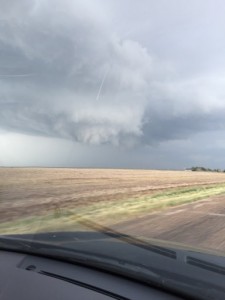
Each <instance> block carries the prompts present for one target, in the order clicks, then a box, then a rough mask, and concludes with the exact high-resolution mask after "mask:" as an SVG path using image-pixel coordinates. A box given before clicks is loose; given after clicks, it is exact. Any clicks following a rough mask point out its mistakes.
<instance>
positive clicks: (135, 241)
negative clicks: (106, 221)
mask: <svg viewBox="0 0 225 300" xmlns="http://www.w3.org/2000/svg"><path fill="white" fill-rule="evenodd" d="M77 222H78V223H80V224H81V225H84V226H86V227H88V228H90V229H94V230H95V231H97V232H100V233H102V234H105V235H107V236H109V237H111V238H114V239H117V240H120V241H123V242H126V243H128V244H130V245H132V246H136V247H139V248H142V249H144V250H147V251H152V252H155V253H157V254H160V255H164V256H167V257H169V258H172V259H176V258H177V254H176V251H174V250H171V249H168V248H166V247H160V246H156V245H153V244H150V243H148V242H145V241H143V240H141V239H139V238H137V237H134V236H130V235H127V234H123V233H121V232H118V231H116V230H114V229H112V228H109V227H106V226H103V225H101V224H98V223H96V222H93V221H91V220H89V219H86V218H84V217H83V216H79V215H77Z"/></svg>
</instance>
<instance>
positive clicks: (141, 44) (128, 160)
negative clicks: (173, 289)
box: [0, 0, 225, 280]
mask: <svg viewBox="0 0 225 300" xmlns="http://www.w3.org/2000/svg"><path fill="white" fill-rule="evenodd" d="M224 9H225V3H224V2H223V1H220V0H216V1H205V0H204V1H203V0H200V1H179V0H172V1H166V0H165V1H164V0H159V1H147V0H146V1H145V0H144V1H127V0H125V1H117V0H116V1H114V0H112V1H111V0H109V1H101V0H95V1H92V0H90V1H89V0H87V1H86V0H85V1H84V0H82V1H80V0H76V1H72V0H71V1H70V0H66V1H59V0H54V1H53V0H47V1H41V0H21V1H19V2H18V1H3V2H2V3H1V10H0V23H1V26H0V165H1V167H0V237H1V239H0V246H1V247H2V248H10V247H11V248H13V249H18V250H21V251H27V252H28V250H29V249H30V251H31V250H32V252H35V251H43V253H44V252H45V253H46V252H48V254H52V255H55V254H56V251H58V252H57V254H58V255H60V253H63V256H64V258H68V259H71V258H75V257H76V258H79V259H82V257H84V256H85V257H87V256H88V257H89V258H90V260H91V257H92V262H93V261H96V258H97V257H98V258H99V257H101V258H102V260H104V262H108V263H110V266H111V267H112V265H113V264H114V266H117V264H118V262H120V263H119V266H120V268H121V269H122V268H125V267H126V268H127V269H129V268H128V265H129V264H130V270H139V271H138V272H139V273H142V274H145V275H146V277H145V278H147V277H148V276H150V274H154V276H156V277H154V276H152V277H151V276H150V277H151V278H152V280H156V278H158V277H157V276H159V275H160V276H162V273H160V272H159V271H160V270H161V269H162V266H163V264H162V260H163V259H166V258H168V259H170V261H172V260H174V261H176V259H177V257H178V252H177V251H181V252H179V253H183V254H184V253H186V252H184V251H189V252H188V253H193V252H196V253H204V255H206V254H209V253H212V254H214V255H215V257H216V256H220V257H223V255H224V251H225V222H224V220H225V211H224V207H225V158H224V147H225V142H224V138H223V137H224V134H225V120H224V115H225V90H224V87H225V76H224V74H225V69H224V62H225V55H224V46H225V45H224V44H225V42H224V36H225V18H224ZM76 241H77V242H76ZM84 241H85V242H84ZM31 243H33V244H31ZM40 245H42V246H40ZM43 245H44V246H43ZM28 246H29V247H30V248H29V247H28ZM47 246H48V247H47ZM118 247H119V248H120V249H121V251H117V249H118ZM123 247H126V248H123ZM63 251H64V252H63ZM182 251H183V252H182ZM82 255H83V256H82ZM185 255H186V254H185ZM196 255H197V254H196ZM156 256H157V257H159V258H156ZM146 257H149V260H146ZM157 259H158V260H157ZM193 259H194V260H193ZM196 259H197V258H196V257H195V258H191V259H189V260H186V259H184V262H185V263H183V264H184V265H183V266H182V267H179V268H178V267H176V266H175V263H174V270H175V271H177V272H178V269H179V271H180V272H181V273H182V274H183V275H184V274H185V270H186V266H185V264H186V263H187V262H188V261H189V262H190V264H193V263H194V264H198V266H199V265H201V266H202V265H203V264H200V263H196ZM198 259H200V257H199V256H198ZM208 259H209V258H207V257H206V256H204V257H201V260H203V261H208ZM215 259H216V258H215ZM146 261H148V263H147V262H146ZM153 261H154V263H153ZM193 261H194V262H193ZM121 262H123V263H124V265H122V263H121ZM177 263H178V262H177ZM210 264H213V266H214V267H213V268H214V269H213V270H214V272H216V271H215V270H216V267H215V266H217V265H218V264H219V265H221V266H222V265H223V263H221V262H219V263H218V261H215V260H213V261H210ZM207 266H208V265H207ZM204 267H205V265H204ZM224 267H225V264H224ZM208 268H209V267H208ZM159 269H160V270H159ZM140 270H142V271H140ZM161 271H162V270H161ZM175 271H174V272H175ZM168 272H169V271H168ZM190 272H191V271H190ZM193 273H194V272H193ZM164 274H165V273H164ZM168 274H169V273H167V275H168ZM186 274H187V273H186ZM168 276H170V275H168ZM171 276H172V275H171ZM199 276H200V275H199ZM200 277H201V276H200ZM200 277H199V278H200Z"/></svg>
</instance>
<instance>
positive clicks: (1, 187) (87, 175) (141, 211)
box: [0, 168, 225, 247]
mask: <svg viewBox="0 0 225 300" xmlns="http://www.w3.org/2000/svg"><path fill="white" fill-rule="evenodd" d="M223 195H225V173H210V172H190V171H154V170H119V169H60V168H59V169H58V168H42V169H41V168H0V220H1V221H0V234H8V233H26V232H41V231H46V230H48V231H57V230H76V229H79V230H80V228H81V226H84V225H87V227H88V226H89V225H88V222H89V220H91V221H94V222H95V223H96V224H99V225H101V226H109V227H110V228H114V229H117V230H118V231H122V232H126V233H129V234H133V233H135V234H138V235H144V236H148V237H154V238H158V237H159V236H160V237H161V238H163V239H166V237H169V236H170V240H173V241H179V242H185V241H186V240H185V238H184V239H183V240H182V239H181V240H180V237H179V236H177V235H176V234H175V235H173V236H172V235H171V232H173V233H174V232H175V233H176V232H177V231H176V230H179V228H180V227H181V225H183V223H184V222H187V220H188V222H189V223H191V224H192V225H193V224H194V223H196V220H197V219H199V217H198V218H197V217H196V214H194V213H193V211H195V210H196V211H197V208H196V209H194V205H200V206H199V207H202V208H204V207H207V205H209V203H210V205H211V208H212V204H215V203H217V205H216V207H217V208H218V207H219V212H218V211H217V208H215V213H214V214H219V215H220V216H221V214H222V215H223V213H221V209H223V207H224V210H225V196H223ZM218 199H219V200H218ZM196 202H198V203H196ZM202 203H203V204H204V203H207V204H205V205H203V204H202ZM188 207H189V209H188ZM207 209H208V212H210V208H207ZM184 212H186V213H187V212H188V216H187V215H185V216H184ZM224 213H225V212H224ZM202 214H203V215H204V214H205V212H204V211H203V213H202ZM156 216H158V219H157V218H156ZM193 216H195V220H193ZM224 217H225V214H224ZM217 219H218V218H217ZM221 220H223V221H224V220H225V218H224V219H221V218H220V221H221ZM162 221H163V224H162ZM182 222H183V223H182ZM193 222H194V223H193ZM221 224H222V223H221ZM224 224H225V222H224ZM210 226H211V225H210ZM213 226H214V225H213ZM170 227H171V231H170ZM203 227H204V226H203ZM224 227H225V226H224ZM192 229H193V228H192ZM165 230H166V232H167V233H168V232H170V235H169V234H167V235H166V237H165V235H164V236H163V232H165ZM184 230H185V229H184ZM196 232H197V231H196ZM185 234H186V233H185ZM199 234H201V235H202V232H201V233H199ZM180 235H182V236H185V235H184V232H183V233H180ZM192 235H193V234H192ZM187 236H189V237H190V232H189V235H188V234H187ZM189 240H190V239H189ZM189 240H187V241H186V242H188V243H192V242H190V241H189ZM193 243H194V242H193ZM220 244H221V242H220ZM204 246H205V245H204ZM206 246H207V245H206ZM224 247H225V245H224Z"/></svg>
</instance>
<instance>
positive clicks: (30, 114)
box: [0, 0, 225, 145]
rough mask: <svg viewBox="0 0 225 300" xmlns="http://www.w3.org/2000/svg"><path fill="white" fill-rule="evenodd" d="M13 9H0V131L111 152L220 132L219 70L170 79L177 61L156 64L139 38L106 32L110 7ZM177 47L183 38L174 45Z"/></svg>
mask: <svg viewBox="0 0 225 300" xmlns="http://www.w3.org/2000/svg"><path fill="white" fill-rule="evenodd" d="M13 2H14V4H13V5H12V1H10V3H9V2H7V1H3V5H2V7H1V12H0V25H1V26H0V126H1V128H4V129H7V130H8V131H16V132H21V133H25V134H26V133H27V134H30V135H42V136H49V137H60V138H66V139H71V140H75V141H78V142H81V143H91V144H114V145H120V144H126V145H135V144H138V143H142V144H154V143H158V142H161V141H166V140H170V139H182V138H184V137H187V136H191V135H192V134H194V133H196V132H199V131H200V132H201V131H207V130H210V128H211V126H213V128H214V129H216V128H218V129H221V127H222V128H224V121H223V118H222V116H223V114H224V113H225V101H224V97H225V92H224V84H225V76H224V73H223V72H222V71H221V69H220V70H219V71H218V70H217V68H215V71H213V72H210V73H207V72H206V73H204V74H201V73H200V74H199V73H196V74H195V73H191V71H190V68H189V69H188V72H187V74H184V73H185V72H184V71H183V70H182V72H181V73H179V72H180V71H179V70H177V69H176V67H177V63H178V61H179V60H178V61H176V59H175V58H174V59H173V60H172V61H170V60H169V59H168V57H166V55H164V58H165V59H162V60H160V59H159V57H157V51H156V52H155V50H156V49H157V48H159V44H158V45H157V47H156V46H155V45H154V39H153V38H152V37H151V34H150V35H149V36H147V37H146V38H145V39H146V45H147V46H144V43H142V41H141V40H143V37H142V38H140V40H139V41H138V40H136V39H135V34H134V36H133V38H131V37H129V34H128V37H123V36H124V32H122V31H123V30H121V32H119V26H118V25H117V26H113V21H112V20H113V19H114V15H113V12H115V11H116V9H115V7H114V6H116V4H115V3H114V2H109V3H111V4H110V5H111V6H110V5H109V7H107V5H106V4H103V3H102V2H101V1H95V3H93V1H63V2H62V1H41V0H36V1H35V0H30V1H28V0H27V1H25V0H23V1H20V5H18V3H17V1H13ZM117 4H118V5H122V4H120V3H119V2H118V3H117ZM145 4H146V6H147V7H150V6H149V4H148V3H147V2H146V3H145ZM118 5H117V6H118ZM113 7H114V10H113V9H112V12H111V8H113ZM172 9H174V8H172ZM153 15H154V12H153V13H152V18H153ZM176 15H177V14H175V15H174V16H175V17H176ZM144 18H145V20H146V22H147V16H145V17H144ZM139 19H140V23H141V24H144V23H143V20H142V19H141V16H140V18H139ZM153 20H154V18H153ZM117 22H118V23H120V20H117ZM124 22H126V18H125V20H124V19H123V20H122V22H121V23H124ZM135 22H137V20H136V21H135ZM135 22H134V25H133V28H132V23H129V25H130V28H129V30H130V32H132V31H134V32H135V24H136V23H135ZM195 25H196V24H193V28H194V27H195ZM157 26H158V25H157ZM122 27H123V26H122ZM115 28H117V30H115ZM189 38H190V42H191V37H189ZM174 39H175V40H174ZM179 39H182V40H184V35H183V32H177V37H176V38H174V36H173V40H174V44H176V41H177V42H178V43H179ZM151 43H152V47H151ZM162 45H163V43H162ZM205 47H207V45H205ZM178 48H179V47H178ZM161 51H164V52H165V53H166V52H167V50H166V49H164V50H161ZM170 51H171V49H170ZM175 52H176V51H175ZM184 52H185V49H184ZM213 55H214V54H213V53H212V56H213ZM178 56H179V55H178ZM174 57H175V56H174ZM179 59H180V58H179ZM199 59H200V58H199ZM186 63H187V62H186ZM190 63H191V61H190ZM190 74H191V76H190Z"/></svg>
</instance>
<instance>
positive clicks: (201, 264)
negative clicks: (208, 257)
mask: <svg viewBox="0 0 225 300" xmlns="http://www.w3.org/2000/svg"><path fill="white" fill-rule="evenodd" d="M186 262H187V264H189V265H192V266H196V267H198V268H202V269H205V270H208V271H211V272H215V273H218V274H222V275H225V268H224V267H221V266H219V265H216V264H213V263H209V262H207V261H204V260H201V259H197V258H194V257H191V256H187V258H186Z"/></svg>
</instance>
